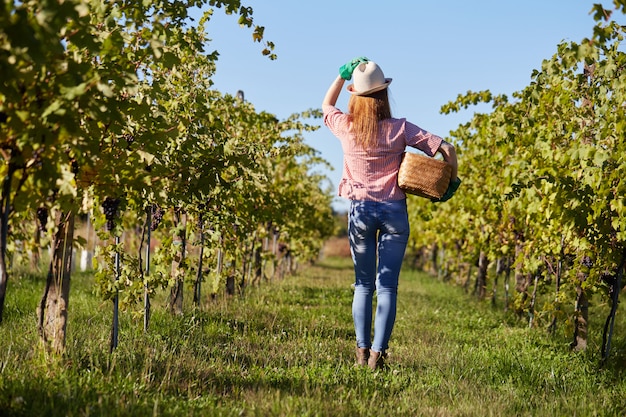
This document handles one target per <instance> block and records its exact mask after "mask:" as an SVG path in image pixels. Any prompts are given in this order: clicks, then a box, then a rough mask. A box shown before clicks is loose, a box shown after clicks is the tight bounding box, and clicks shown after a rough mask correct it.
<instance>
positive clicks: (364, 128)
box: [348, 88, 391, 149]
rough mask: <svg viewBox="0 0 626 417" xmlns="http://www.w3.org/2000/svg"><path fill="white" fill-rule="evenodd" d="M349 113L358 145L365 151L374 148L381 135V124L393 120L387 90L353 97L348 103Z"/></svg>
mask: <svg viewBox="0 0 626 417" xmlns="http://www.w3.org/2000/svg"><path fill="white" fill-rule="evenodd" d="M348 112H349V113H350V116H351V120H352V133H354V137H355V140H356V142H357V144H359V145H361V146H362V147H363V148H364V149H371V148H373V147H374V146H376V143H377V142H378V137H379V135H380V126H379V122H381V121H382V120H385V119H389V118H391V107H390V106H389V96H388V94H387V89H386V88H385V89H384V90H381V91H377V92H375V93H372V94H369V95H367V96H358V95H352V96H351V97H350V100H349V101H348Z"/></svg>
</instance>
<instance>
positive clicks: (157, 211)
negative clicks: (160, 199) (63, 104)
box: [150, 204, 165, 232]
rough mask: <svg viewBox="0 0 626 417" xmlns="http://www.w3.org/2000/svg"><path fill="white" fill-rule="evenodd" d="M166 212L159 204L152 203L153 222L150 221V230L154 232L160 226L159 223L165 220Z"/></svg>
mask: <svg viewBox="0 0 626 417" xmlns="http://www.w3.org/2000/svg"><path fill="white" fill-rule="evenodd" d="M164 214H165V211H164V210H163V209H162V208H161V207H159V206H158V205H157V204H153V205H152V216H151V217H152V222H151V223H150V230H152V231H153V232H154V231H155V230H156V228H157V227H159V224H160V223H161V221H162V220H163V215H164Z"/></svg>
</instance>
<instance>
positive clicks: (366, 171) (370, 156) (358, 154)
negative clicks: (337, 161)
mask: <svg viewBox="0 0 626 417" xmlns="http://www.w3.org/2000/svg"><path fill="white" fill-rule="evenodd" d="M322 110H323V111H324V124H325V125H326V126H328V128H329V129H330V131H331V132H332V133H333V134H334V135H335V136H336V137H337V138H338V139H339V141H340V142H341V147H342V148H343V174H342V178H341V182H340V184H339V190H338V193H337V194H338V195H339V196H340V197H345V198H347V199H350V200H370V201H388V200H402V199H404V198H406V194H405V193H404V191H402V190H401V189H400V188H399V187H398V168H399V167H400V162H401V161H402V154H403V153H404V150H405V148H406V147H407V146H411V147H413V148H416V149H419V150H421V151H423V152H424V153H425V154H426V155H428V156H434V155H435V153H436V152H437V149H439V146H440V145H441V141H442V139H441V138H440V137H439V136H436V135H433V134H432V133H429V132H427V131H425V130H424V129H421V128H420V127H418V126H416V125H414V124H412V123H410V122H407V121H406V119H394V118H391V119H387V120H384V121H383V122H382V123H383V129H384V132H386V134H385V137H383V138H380V141H379V143H378V146H377V147H376V148H375V149H371V150H369V151H367V150H365V149H363V148H362V147H360V146H358V145H357V144H356V143H355V141H354V135H353V134H352V132H351V131H350V124H351V123H350V122H349V116H348V115H347V114H345V113H343V112H342V111H341V110H339V109H338V108H336V107H334V106H330V105H324V106H322Z"/></svg>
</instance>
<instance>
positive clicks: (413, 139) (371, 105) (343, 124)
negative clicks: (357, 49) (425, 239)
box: [322, 58, 460, 369]
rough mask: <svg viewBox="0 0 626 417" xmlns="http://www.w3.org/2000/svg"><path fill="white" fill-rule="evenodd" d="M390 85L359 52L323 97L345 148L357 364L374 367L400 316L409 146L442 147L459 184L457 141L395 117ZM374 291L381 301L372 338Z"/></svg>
mask: <svg viewBox="0 0 626 417" xmlns="http://www.w3.org/2000/svg"><path fill="white" fill-rule="evenodd" d="M352 76H354V82H353V84H351V85H349V86H348V88H347V90H348V92H350V94H351V96H350V100H349V103H348V111H349V113H343V112H342V111H341V110H339V109H338V108H336V107H335V104H336V103H337V98H338V97H339V94H340V92H341V90H342V88H343V85H344V82H345V81H346V80H350V79H351V78H352ZM390 83H391V78H385V76H384V75H383V71H382V70H381V69H380V67H379V66H378V65H377V64H376V63H375V62H372V61H369V60H368V59H367V58H356V59H354V60H352V61H350V62H349V63H347V64H346V65H343V66H342V67H341V68H340V74H339V76H337V78H336V79H335V81H333V83H332V84H331V85H330V88H329V89H328V92H327V93H326V96H325V97H324V102H323V103H322V109H323V111H324V124H325V125H326V126H327V127H328V128H329V129H330V130H331V132H332V133H333V134H334V135H335V136H336V137H337V138H338V139H339V140H340V141H341V146H342V148H343V154H344V157H343V174H342V179H341V183H340V184H339V192H338V194H339V196H341V197H345V198H347V199H349V200H351V203H350V212H349V215H348V233H349V239H350V251H351V253H352V260H353V262H354V272H355V286H354V298H353V301H352V317H353V320H354V328H355V333H356V342H357V348H356V357H357V364H358V365H363V366H365V365H367V366H369V367H370V368H372V369H378V368H382V367H383V365H384V359H385V356H386V353H385V352H386V350H387V348H388V343H389V338H390V337H391V331H392V330H393V326H394V323H395V318H396V299H397V292H398V276H399V275H400V267H401V266H402V261H403V258H404V252H405V250H406V245H407V242H408V238H409V221H408V214H407V207H406V195H405V193H404V191H402V190H401V189H400V188H399V187H398V181H397V176H398V168H399V166H400V162H401V160H402V154H403V153H404V151H405V148H406V146H411V147H414V148H417V149H419V150H421V151H423V152H424V153H426V154H427V155H429V156H434V155H435V153H436V152H440V153H441V154H442V155H443V158H444V160H445V161H446V162H448V163H449V164H450V165H451V166H452V175H451V182H450V187H449V188H448V192H446V194H447V198H450V197H451V195H452V194H453V193H454V191H455V190H456V188H457V187H458V185H459V183H460V180H459V179H458V178H457V158H456V152H455V149H454V147H453V146H452V145H451V144H449V143H447V142H445V141H444V140H442V138H440V137H439V136H436V135H433V134H432V133H429V132H427V131H425V130H423V129H421V128H419V127H418V126H416V125H414V124H412V123H410V122H408V121H406V119H395V118H393V117H392V116H391V109H390V106H389V99H388V95H387V87H388V86H389V84H390ZM447 198H446V199H447ZM442 200H443V198H442ZM374 291H376V300H377V302H376V304H377V306H376V317H375V322H374V338H373V340H372V339H371V330H372V302H373V295H374Z"/></svg>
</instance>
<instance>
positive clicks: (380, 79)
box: [348, 61, 391, 96]
mask: <svg viewBox="0 0 626 417" xmlns="http://www.w3.org/2000/svg"><path fill="white" fill-rule="evenodd" d="M352 76H353V77H354V84H350V85H349V86H348V91H349V92H350V93H351V94H354V95H357V96H364V95H367V94H371V93H375V92H376V91H380V90H384V89H385V88H387V86H388V85H389V84H391V78H385V75H384V74H383V70H381V69H380V67H379V66H378V64H376V63H375V62H374V61H368V62H362V63H360V64H359V65H358V66H357V67H356V68H355V69H354V72H353V73H352Z"/></svg>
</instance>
